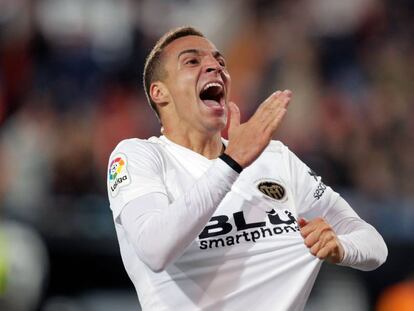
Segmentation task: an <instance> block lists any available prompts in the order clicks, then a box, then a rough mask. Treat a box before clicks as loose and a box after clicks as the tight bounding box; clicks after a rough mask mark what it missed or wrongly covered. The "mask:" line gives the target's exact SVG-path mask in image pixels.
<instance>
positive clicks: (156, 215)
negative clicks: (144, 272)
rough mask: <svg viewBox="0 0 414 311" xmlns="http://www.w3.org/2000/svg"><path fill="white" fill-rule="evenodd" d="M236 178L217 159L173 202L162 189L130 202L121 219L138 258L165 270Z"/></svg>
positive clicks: (190, 239) (156, 270) (190, 240)
mask: <svg viewBox="0 0 414 311" xmlns="http://www.w3.org/2000/svg"><path fill="white" fill-rule="evenodd" d="M237 177H238V174H237V173H236V172H235V171H234V170H233V169H232V168H230V166H228V165H227V164H226V163H224V162H223V161H222V160H220V159H217V160H216V161H215V163H214V164H213V165H212V166H211V167H210V168H209V169H208V171H207V172H206V174H204V175H203V176H202V177H201V178H200V179H198V180H197V181H196V183H195V184H194V185H193V186H192V187H191V189H189V190H188V191H187V192H186V193H185V194H184V195H183V196H182V197H180V198H178V199H177V200H176V201H174V202H172V203H171V204H169V203H168V197H167V196H166V195H165V194H163V193H160V192H154V193H149V194H146V195H144V196H141V197H138V198H136V199H134V200H132V201H131V202H129V203H128V204H127V205H126V206H125V207H124V208H123V210H122V212H121V215H120V219H121V223H122V225H123V227H124V229H125V232H126V234H127V237H128V240H129V241H130V242H131V243H132V245H133V246H134V249H135V251H136V253H137V255H138V256H139V258H140V259H141V260H142V261H143V262H144V263H146V264H147V265H148V267H149V268H150V269H151V270H153V271H154V272H159V271H162V270H164V269H165V267H166V266H167V265H168V264H169V263H171V262H173V261H174V260H175V259H176V258H177V257H178V256H179V255H180V254H182V253H183V252H184V250H185V249H186V248H187V246H188V245H190V244H191V242H193V241H194V239H195V238H196V237H197V235H198V234H199V233H200V232H201V230H202V229H203V228H204V226H205V225H206V223H207V222H208V221H209V220H210V217H211V215H212V214H213V213H214V211H215V210H216V208H217V206H218V205H219V203H220V202H221V200H222V199H223V198H224V196H225V195H226V193H227V192H228V191H230V188H231V185H232V184H233V182H234V181H235V180H236V179H237Z"/></svg>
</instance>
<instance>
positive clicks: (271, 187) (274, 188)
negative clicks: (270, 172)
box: [257, 181, 286, 201]
mask: <svg viewBox="0 0 414 311" xmlns="http://www.w3.org/2000/svg"><path fill="white" fill-rule="evenodd" d="M257 189H259V191H260V192H261V193H263V194H265V195H267V196H268V197H270V198H272V199H274V200H277V201H280V200H282V199H284V198H285V196H286V190H285V188H284V187H283V186H282V185H280V184H278V183H276V182H274V181H261V182H259V183H258V184H257Z"/></svg>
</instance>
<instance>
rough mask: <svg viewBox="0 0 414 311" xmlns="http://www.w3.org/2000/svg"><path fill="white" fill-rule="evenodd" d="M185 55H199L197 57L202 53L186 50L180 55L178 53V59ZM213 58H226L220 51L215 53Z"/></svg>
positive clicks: (196, 50) (195, 50)
mask: <svg viewBox="0 0 414 311" xmlns="http://www.w3.org/2000/svg"><path fill="white" fill-rule="evenodd" d="M183 54H197V55H200V54H201V51H200V50H199V49H187V50H184V51H181V52H180V53H178V56H177V58H178V59H179V58H180V57H181V56H182V55H183ZM213 56H214V58H218V57H222V58H224V56H223V55H222V54H221V53H220V52H219V51H214V52H213Z"/></svg>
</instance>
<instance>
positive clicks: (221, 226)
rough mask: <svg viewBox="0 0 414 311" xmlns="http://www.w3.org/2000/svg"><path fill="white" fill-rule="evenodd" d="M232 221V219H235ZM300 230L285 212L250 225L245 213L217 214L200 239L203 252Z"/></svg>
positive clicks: (270, 215)
mask: <svg viewBox="0 0 414 311" xmlns="http://www.w3.org/2000/svg"><path fill="white" fill-rule="evenodd" d="M231 218H232V219H231ZM299 231H300V228H299V226H298V223H297V221H296V219H295V217H294V216H293V214H292V213H291V212H290V211H289V210H287V209H285V210H283V211H279V212H276V211H273V213H267V215H266V217H265V218H264V219H263V220H262V221H256V222H247V220H246V216H245V215H244V213H243V211H239V212H236V213H233V214H232V215H231V216H228V215H215V216H213V217H212V218H211V219H210V221H209V222H208V223H207V225H206V226H205V227H204V229H203V231H201V233H200V235H199V236H198V238H199V241H198V244H199V248H200V249H201V250H206V249H212V248H219V247H226V246H232V245H235V244H240V243H257V242H258V241H259V240H261V239H266V238H270V237H273V236H278V235H281V234H299Z"/></svg>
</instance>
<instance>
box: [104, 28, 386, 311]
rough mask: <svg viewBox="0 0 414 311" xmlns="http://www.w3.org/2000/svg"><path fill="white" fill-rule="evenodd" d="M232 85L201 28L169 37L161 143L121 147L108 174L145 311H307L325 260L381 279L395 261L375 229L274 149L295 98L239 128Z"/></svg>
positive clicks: (154, 91)
mask: <svg viewBox="0 0 414 311" xmlns="http://www.w3.org/2000/svg"><path fill="white" fill-rule="evenodd" d="M230 84H231V79H230V75H229V73H228V71H227V69H226V62H225V59H224V57H223V56H222V55H221V54H220V53H219V52H218V51H217V49H216V48H215V46H214V45H213V44H212V43H211V42H210V41H208V40H207V39H206V38H205V37H204V36H203V35H202V34H201V33H200V32H198V31H197V30H195V29H193V28H189V27H184V28H178V29H175V30H172V31H171V32H169V33H167V34H165V35H164V36H163V37H162V38H161V39H160V40H159V41H158V43H157V44H156V45H155V47H154V49H153V50H152V52H151V53H150V55H149V56H148V58H147V61H146V65H145V69H144V87H145V91H146V93H147V96H148V100H149V102H150V104H151V106H152V108H153V109H154V110H155V112H156V114H157V116H158V117H159V120H160V122H161V124H162V126H163V135H162V136H161V137H151V138H149V139H148V140H140V139H128V140H124V141H122V142H121V143H120V144H119V145H118V146H117V147H116V148H115V150H114V152H113V153H112V155H111V157H110V162H109V170H108V175H109V177H108V192H109V199H110V204H111V209H112V211H113V216H114V221H115V227H116V232H117V235H118V239H119V243H120V249H121V255H122V259H123V262H124V265H125V268H126V270H127V272H128V275H129V276H130V278H131V280H132V282H133V283H134V285H135V288H136V290H137V292H138V296H139V299H140V302H141V306H142V308H143V310H266V311H267V310H302V309H303V308H304V305H305V303H306V300H307V298H308V295H309V293H310V290H311V288H312V286H313V283H314V280H315V278H316V276H317V273H318V271H319V268H320V266H321V263H322V261H324V260H326V261H329V262H332V263H337V264H341V265H346V266H352V267H355V268H357V269H361V270H371V269H375V268H377V267H378V266H380V265H381V264H382V263H383V262H384V261H385V259H386V257H387V248H386V246H385V243H384V241H383V239H382V238H381V236H380V235H379V234H378V233H377V231H376V230H375V229H374V228H373V227H372V226H370V225H368V224H367V223H365V222H364V221H363V220H361V219H360V218H359V217H358V216H357V214H356V213H355V212H354V211H353V210H352V209H351V207H350V206H349V205H348V204H347V203H346V202H345V201H344V200H343V199H342V198H341V197H340V196H339V195H338V194H337V193H335V192H334V191H333V190H332V189H331V188H329V187H326V186H325V185H324V184H323V183H322V182H321V179H320V177H318V176H317V175H316V174H315V173H313V171H311V170H310V169H309V168H308V167H307V166H306V165H305V164H303V163H302V162H301V161H300V160H299V159H298V158H297V157H296V156H295V155H294V154H293V153H292V152H290V151H289V150H288V149H287V147H286V146H284V145H283V144H282V143H281V142H277V141H272V140H271V138H272V135H273V134H274V133H275V131H276V130H277V128H278V126H279V124H280V121H281V120H282V118H283V116H284V114H285V113H286V109H287V107H288V104H289V102H290V99H291V96H292V93H291V92H290V91H288V90H286V91H283V92H281V91H277V92H275V93H273V94H272V95H270V96H269V98H267V99H266V100H265V101H264V102H263V103H262V104H261V105H260V106H259V108H258V109H257V111H256V112H255V114H254V115H253V116H252V117H251V118H250V119H249V120H248V121H247V122H246V123H243V124H240V113H239V110H238V108H237V106H236V105H235V104H234V103H232V102H230V101H229V96H230V95H229V94H230ZM228 112H230V117H229V120H227V116H228ZM227 121H228V122H229V140H228V141H225V140H223V139H222V138H221V135H220V133H221V130H222V129H223V128H224V127H225V126H226V124H227Z"/></svg>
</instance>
